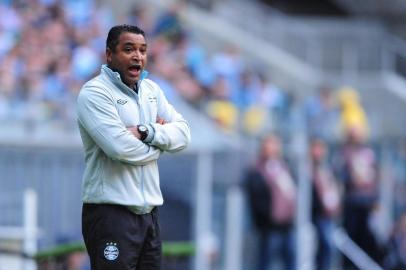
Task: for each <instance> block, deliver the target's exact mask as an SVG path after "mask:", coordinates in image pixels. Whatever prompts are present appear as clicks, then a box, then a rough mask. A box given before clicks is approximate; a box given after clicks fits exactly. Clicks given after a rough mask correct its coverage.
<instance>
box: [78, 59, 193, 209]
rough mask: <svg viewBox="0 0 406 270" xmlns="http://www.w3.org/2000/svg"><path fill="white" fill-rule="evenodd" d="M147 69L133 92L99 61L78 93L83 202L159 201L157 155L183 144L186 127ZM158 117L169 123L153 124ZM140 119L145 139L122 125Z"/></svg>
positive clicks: (144, 205) (134, 205)
mask: <svg viewBox="0 0 406 270" xmlns="http://www.w3.org/2000/svg"><path fill="white" fill-rule="evenodd" d="M146 74H147V73H146V72H145V71H144V72H143V73H142V79H141V80H140V81H139V82H138V89H139V90H138V94H136V93H135V91H133V90H132V89H130V88H129V87H128V86H126V85H125V84H124V83H123V82H122V81H121V79H120V75H119V74H118V73H117V72H114V71H112V70H111V69H110V68H108V67H107V66H106V65H103V66H102V68H101V73H100V74H99V75H98V76H97V77H95V78H93V79H91V80H90V81H88V82H87V83H86V84H85V85H83V87H82V89H81V91H80V93H79V96H78V99H77V113H78V124H79V130H80V135H81V138H82V142H83V146H84V151H85V162H86V167H85V172H84V175H83V189H82V199H83V202H86V203H112V204H120V205H126V206H129V207H130V209H132V210H133V211H134V212H136V213H137V214H144V213H148V212H150V211H151V210H152V208H153V207H154V206H158V205H162V203H163V198H162V193H161V189H160V185H159V173H158V165H157V160H158V158H159V156H160V155H161V153H162V152H163V151H167V152H177V151H180V150H182V149H184V148H185V147H186V146H187V145H188V143H189V142H190V130H189V125H188V123H187V122H186V120H185V119H184V118H183V117H182V115H180V114H179V113H178V112H176V110H175V109H174V108H173V107H172V105H170V104H169V103H168V101H167V99H166V97H165V95H164V93H163V92H162V90H161V88H160V87H159V86H158V85H157V84H156V83H154V82H153V81H151V80H149V79H145V76H146ZM157 117H160V118H162V119H164V120H165V121H166V122H167V123H166V124H164V125H160V124H157V123H156V119H157ZM138 124H144V125H147V127H148V129H149V135H148V138H147V139H146V140H145V141H146V142H147V143H146V142H142V141H140V140H139V139H137V138H136V137H135V136H134V135H133V134H132V133H131V132H130V131H128V130H127V129H126V128H127V127H130V126H137V125H138Z"/></svg>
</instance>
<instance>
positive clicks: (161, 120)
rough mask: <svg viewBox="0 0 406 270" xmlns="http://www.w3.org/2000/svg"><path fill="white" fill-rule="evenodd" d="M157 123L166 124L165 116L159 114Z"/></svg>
mask: <svg viewBox="0 0 406 270" xmlns="http://www.w3.org/2000/svg"><path fill="white" fill-rule="evenodd" d="M156 123H157V124H160V125H165V124H166V121H165V119H163V118H161V117H159V116H157V118H156Z"/></svg>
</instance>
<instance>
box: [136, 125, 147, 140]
mask: <svg viewBox="0 0 406 270" xmlns="http://www.w3.org/2000/svg"><path fill="white" fill-rule="evenodd" d="M137 130H138V132H139V133H140V135H141V138H140V139H141V141H144V140H145V139H146V138H147V137H148V128H147V127H146V126H144V125H138V126H137Z"/></svg>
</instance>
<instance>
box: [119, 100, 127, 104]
mask: <svg viewBox="0 0 406 270" xmlns="http://www.w3.org/2000/svg"><path fill="white" fill-rule="evenodd" d="M117 103H118V104H120V105H124V104H126V103H127V100H125V99H119V100H117Z"/></svg>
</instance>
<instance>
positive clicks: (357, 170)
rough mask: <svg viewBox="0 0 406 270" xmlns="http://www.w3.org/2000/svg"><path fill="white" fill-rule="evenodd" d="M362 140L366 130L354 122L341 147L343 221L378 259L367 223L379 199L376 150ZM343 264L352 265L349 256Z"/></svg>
mask: <svg viewBox="0 0 406 270" xmlns="http://www.w3.org/2000/svg"><path fill="white" fill-rule="evenodd" d="M365 141H366V133H365V132H363V129H359V128H357V126H354V127H352V128H351V129H349V130H348V133H347V135H346V141H345V143H344V145H343V146H342V147H341V149H340V153H339V155H340V159H341V162H340V169H339V174H340V178H341V179H342V181H343V182H344V186H345V193H344V209H343V210H344V213H343V218H344V220H343V221H344V224H343V225H344V229H345V230H346V231H347V233H348V235H349V237H350V238H351V239H352V240H353V241H354V242H355V243H356V244H357V245H358V246H359V247H360V248H361V249H363V250H364V251H365V252H366V253H367V254H368V255H369V256H370V257H371V258H372V259H374V260H376V261H377V262H378V263H379V261H380V257H381V256H380V252H379V247H378V243H377V241H376V238H375V236H374V234H373V232H372V230H371V227H370V225H369V223H370V218H371V213H372V211H373V209H374V207H375V206H376V204H377V199H378V194H377V182H378V169H377V161H376V157H375V153H374V151H373V149H372V148H371V147H369V146H367V145H366V143H365ZM345 264H346V266H347V268H349V267H352V266H353V265H352V263H350V262H349V261H348V260H346V261H345ZM347 268H346V269H347Z"/></svg>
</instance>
